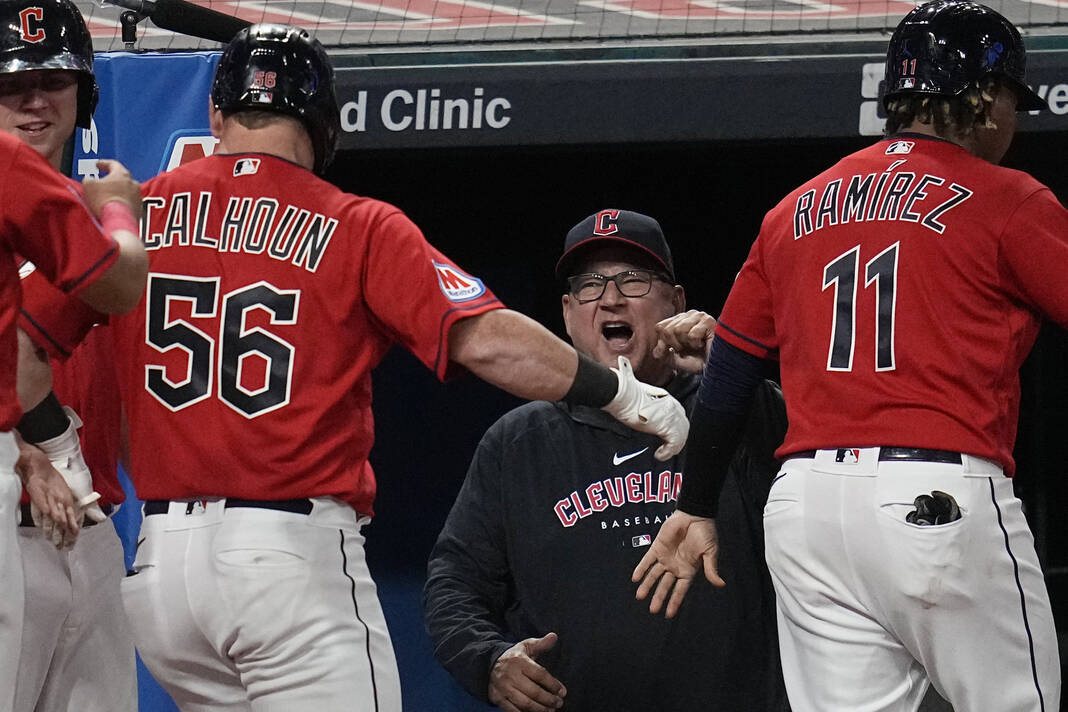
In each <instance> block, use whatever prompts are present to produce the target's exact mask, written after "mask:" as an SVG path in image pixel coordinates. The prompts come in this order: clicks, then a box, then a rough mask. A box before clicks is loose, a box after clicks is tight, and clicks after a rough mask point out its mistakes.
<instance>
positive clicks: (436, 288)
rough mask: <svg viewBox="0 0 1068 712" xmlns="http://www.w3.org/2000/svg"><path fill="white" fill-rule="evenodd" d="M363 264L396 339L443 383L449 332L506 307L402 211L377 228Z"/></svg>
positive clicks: (373, 304) (371, 298)
mask: <svg viewBox="0 0 1068 712" xmlns="http://www.w3.org/2000/svg"><path fill="white" fill-rule="evenodd" d="M367 250H368V254H367V259H366V260H365V262H364V273H363V283H364V295H365V299H366V301H367V304H368V306H369V307H370V308H371V311H372V312H373V313H374V315H375V317H376V318H377V319H378V320H379V321H380V322H381V323H382V324H383V325H384V326H385V328H386V329H387V330H388V331H389V332H390V333H391V334H392V336H393V337H394V339H395V340H396V341H397V342H398V343H400V344H401V345H403V346H404V347H405V348H407V349H408V350H409V351H411V352H412V353H413V354H415V356H416V357H417V358H418V359H419V360H420V361H422V362H423V364H425V365H426V366H427V368H429V369H431V370H433V371H434V373H435V374H437V376H438V378H440V379H445V378H446V376H447V375H448V372H449V349H448V343H449V340H448V334H449V329H450V328H451V327H452V325H453V324H454V323H456V321H458V320H459V319H463V318H466V317H470V316H475V315H477V314H482V313H485V312H487V311H490V310H492V309H500V308H502V307H503V306H504V305H503V304H501V302H500V300H498V299H497V297H496V296H494V294H493V292H491V291H490V290H489V289H488V288H487V287H486V285H485V284H483V282H482V280H480V279H479V278H477V277H474V276H472V275H469V274H467V273H466V272H464V271H463V270H462V269H460V268H459V267H457V266H456V264H455V263H453V262H452V260H450V259H449V258H448V257H446V256H445V255H443V254H441V253H440V252H438V251H437V250H436V249H434V248H433V247H431V245H430V244H429V243H428V242H427V241H426V238H425V237H423V233H422V232H421V231H420V230H419V228H418V227H416V226H415V224H414V223H413V222H412V221H411V220H409V219H408V218H407V217H406V216H405V215H404V214H403V213H401V212H399V211H398V212H393V213H390V214H388V215H387V216H386V217H384V218H383V219H382V220H381V222H380V223H379V224H378V226H377V227H376V229H375V230H374V232H373V234H372V235H371V239H370V240H369V244H368V247H367Z"/></svg>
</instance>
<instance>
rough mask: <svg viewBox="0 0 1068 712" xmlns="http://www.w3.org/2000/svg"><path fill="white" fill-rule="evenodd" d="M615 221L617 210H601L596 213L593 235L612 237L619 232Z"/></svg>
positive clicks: (617, 215) (617, 214) (617, 216)
mask: <svg viewBox="0 0 1068 712" xmlns="http://www.w3.org/2000/svg"><path fill="white" fill-rule="evenodd" d="M616 220H619V211H618V210H602V211H601V212H599V213H597V218H596V219H595V220H594V221H593V234H594V235H614V234H615V233H617V232H619V225H616Z"/></svg>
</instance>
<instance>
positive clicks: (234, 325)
mask: <svg viewBox="0 0 1068 712" xmlns="http://www.w3.org/2000/svg"><path fill="white" fill-rule="evenodd" d="M147 292H148V301H147V307H146V310H145V322H146V323H145V339H146V341H147V342H148V344H149V345H151V346H152V347H153V348H155V349H156V350H157V351H159V352H160V353H167V352H168V351H171V350H172V349H181V350H182V351H184V352H185V353H186V355H187V356H186V357H187V362H186V368H185V378H182V379H180V380H172V379H171V378H168V377H167V372H168V369H167V368H165V367H164V366H159V365H146V366H145V388H146V389H148V391H149V392H150V393H151V394H152V395H153V396H155V397H156V399H157V400H159V401H160V402H161V403H162V404H163V405H165V406H166V407H167V408H169V409H171V410H174V411H178V410H181V409H183V408H187V407H188V406H190V405H193V404H194V403H198V402H199V401H202V400H204V399H205V398H210V397H211V396H212V392H213V391H214V390H215V383H216V380H217V381H218V398H219V400H221V401H222V402H223V403H225V404H226V405H228V406H229V407H231V408H233V409H234V410H235V411H237V412H238V413H241V414H242V415H244V416H245V417H246V418H255V417H256V416H259V415H263V414H264V413H269V412H271V411H273V410H277V409H278V408H281V407H283V406H285V405H286V404H287V403H289V391H290V384H291V382H292V378H293V345H292V344H290V343H288V342H286V341H285V340H283V339H281V338H279V337H278V336H277V335H275V334H272V333H270V332H268V331H267V330H265V329H262V328H259V327H254V328H251V329H250V328H247V326H246V320H247V316H248V313H249V312H250V311H251V310H254V309H262V310H264V311H266V312H267V313H268V314H269V315H270V323H271V324H295V323H296V321H297V310H298V308H299V304H300V290H281V289H278V288H276V287H274V286H273V285H271V284H269V283H267V282H263V281H261V282H256V283H255V284H250V285H247V286H244V287H241V288H239V289H235V290H232V291H230V292H227V293H226V294H224V295H222V317H221V318H220V319H219V326H218V333H217V334H215V333H212V334H209V333H206V332H204V331H202V330H201V329H199V328H197V327H196V326H195V325H194V324H192V323H191V322H190V321H186V320H185V319H181V318H173V317H172V315H171V305H172V303H173V302H174V301H175V300H183V301H188V302H190V315H191V317H192V318H193V319H211V320H214V319H215V318H216V316H217V315H218V314H219V278H218V277H203V278H200V277H186V276H180V275H169V274H156V273H153V274H150V275H149V276H148V289H147ZM216 353H218V357H216ZM250 357H258V358H260V359H263V360H265V361H266V372H265V373H266V375H265V378H264V382H263V384H262V385H261V386H260V387H256V388H249V387H247V386H246V385H244V383H243V380H242V376H243V371H244V370H245V367H246V364H247V362H248V359H249V358H250ZM177 370H180V369H177Z"/></svg>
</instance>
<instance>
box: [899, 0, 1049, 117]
mask: <svg viewBox="0 0 1068 712" xmlns="http://www.w3.org/2000/svg"><path fill="white" fill-rule="evenodd" d="M1025 64H1026V56H1025V51H1024V44H1023V40H1022V39H1021V38H1020V32H1019V31H1018V30H1017V29H1016V27H1015V26H1014V25H1013V24H1012V23H1011V22H1009V21H1008V20H1006V19H1005V18H1004V17H1002V16H1001V15H1000V14H998V13H997V12H995V11H994V10H991V9H990V8H989V7H986V6H985V5H980V4H979V3H975V2H968V0H934V2H929V3H926V4H924V5H920V6H919V7H917V8H915V9H914V10H912V11H911V12H909V14H907V15H905V18H904V19H903V20H901V22H900V23H899V24H898V26H897V29H896V30H894V34H893V36H892V37H891V38H890V47H889V48H888V49H887V52H886V95H885V96H884V97H883V104H884V106H886V105H888V104H889V102H890V100H891V99H894V98H896V97H899V96H902V95H905V94H931V95H938V96H956V95H957V94H960V93H961V92H962V91H964V90H965V89H967V88H968V87H971V86H976V85H977V84H978V82H979V80H981V79H983V78H985V77H987V76H988V75H994V76H996V77H997V78H998V79H1000V80H1002V81H1003V82H1004V83H1005V84H1007V85H1008V86H1010V87H1011V88H1012V89H1013V90H1014V91H1015V92H1016V96H1017V104H1016V108H1017V110H1019V111H1034V110H1036V109H1046V108H1048V106H1047V105H1046V102H1045V100H1043V99H1042V97H1040V96H1039V95H1038V94H1036V93H1035V92H1033V91H1031V89H1029V88H1028V87H1027V84H1025V83H1024V65H1025Z"/></svg>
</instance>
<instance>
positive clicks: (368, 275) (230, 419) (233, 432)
mask: <svg viewBox="0 0 1068 712" xmlns="http://www.w3.org/2000/svg"><path fill="white" fill-rule="evenodd" d="M144 194H145V201H144V205H145V211H146V212H145V218H144V220H143V221H142V228H141V231H142V234H141V236H142V239H143V241H144V243H145V247H146V248H147V249H148V251H149V257H150V263H151V267H150V274H149V279H148V287H147V290H146V292H145V297H144V299H143V300H142V302H141V304H140V305H139V306H138V308H137V309H136V310H135V311H134V312H133V313H131V314H129V315H126V316H123V317H120V318H113V319H112V325H111V327H110V328H111V330H112V332H113V333H114V335H115V338H116V354H117V363H118V364H119V378H120V384H121V389H122V392H123V401H124V405H125V407H126V417H127V421H128V423H129V426H130V455H131V469H132V476H133V480H134V485H135V487H136V489H137V492H138V495H139V496H140V497H142V498H144V499H179V498H193V497H198V496H205V497H206V496H227V497H241V498H247V499H273V500H278V499H291V498H298V497H312V496H327V495H330V496H335V497H338V498H341V499H344V500H346V501H348V502H350V503H351V504H352V505H353V506H354V507H355V508H356V509H357V511H359V512H362V513H365V514H371V513H372V507H371V505H372V502H373V499H374V493H375V479H374V475H373V473H372V471H371V467H370V465H369V463H368V462H367V455H368V453H369V452H370V449H371V444H372V441H373V423H372V416H371V369H372V368H374V367H375V365H376V364H378V362H379V361H380V360H381V359H382V357H383V356H384V355H385V353H386V351H387V350H388V349H389V347H390V345H391V344H393V343H399V344H401V345H403V346H404V347H405V348H407V349H409V350H410V351H411V352H412V353H414V354H415V355H416V356H417V357H418V358H419V359H420V360H421V361H422V362H423V363H424V364H426V366H427V367H429V368H431V369H433V370H434V372H435V373H436V374H437V375H438V377H439V378H444V377H445V375H446V372H447V371H448V368H449V353H448V333H449V329H450V327H451V326H452V324H453V323H454V322H455V321H457V320H458V319H461V318H464V317H467V316H473V315H476V314H481V313H484V312H486V311H489V310H492V309H496V308H499V307H501V306H502V305H501V304H500V302H499V301H498V300H497V298H496V297H495V296H494V295H493V294H492V293H491V292H490V291H489V290H488V289H487V288H486V287H485V286H484V285H483V283H482V282H481V281H480V280H478V279H477V278H475V277H472V276H471V275H468V274H466V273H465V272H463V271H462V270H461V269H460V268H458V267H457V266H456V265H455V264H453V263H452V262H451V261H450V260H449V259H448V258H447V257H445V256H444V255H442V254H441V253H440V252H438V251H437V250H435V249H434V248H433V247H431V246H430V245H429V244H428V243H427V242H426V240H425V239H424V237H423V235H422V233H421V232H420V231H419V229H418V228H417V227H416V226H415V225H414V224H413V223H412V222H411V221H410V220H409V219H408V218H407V217H406V216H405V215H404V214H403V213H402V212H401V211H400V210H398V209H397V208H395V207H393V206H391V205H387V204H386V203H382V202H380V201H377V200H372V199H369V198H362V197H358V196H354V195H350V194H347V193H344V192H342V191H340V190H338V189H337V188H336V187H334V186H332V185H330V184H329V183H326V182H325V181H322V180H320V179H319V178H317V177H316V176H314V175H313V174H312V173H311V172H309V171H307V170H305V169H303V168H301V167H299V166H296V165H294V164H291V163H289V162H287V161H284V160H282V159H279V158H276V157H273V156H269V155H260V154H246V155H217V156H212V157H209V158H205V159H203V160H199V161H196V162H193V163H190V164H188V165H185V166H182V167H180V168H177V169H175V170H174V171H172V172H170V173H165V174H163V175H160V176H158V177H156V178H154V179H152V180H150V181H149V182H148V183H146V184H145V185H144Z"/></svg>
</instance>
